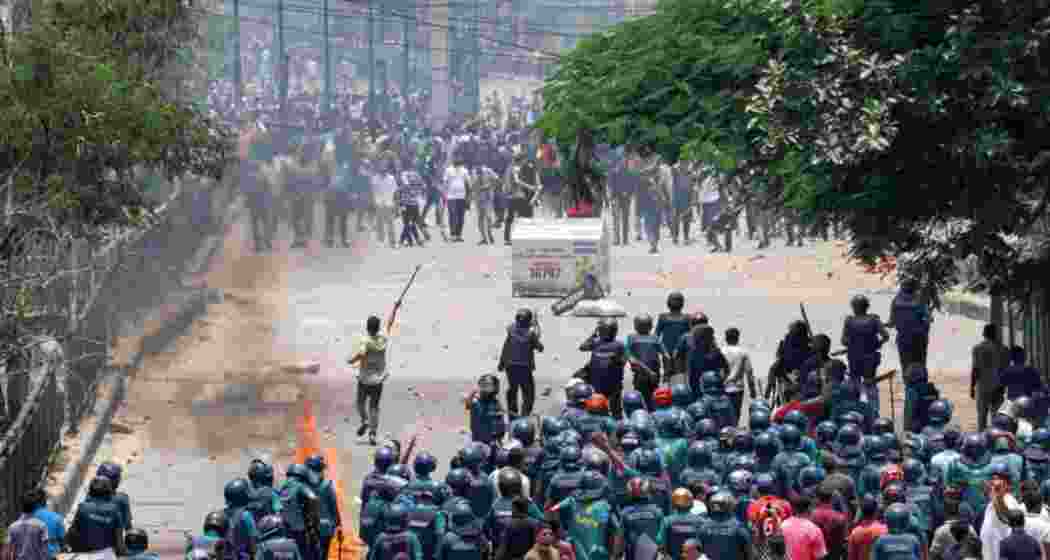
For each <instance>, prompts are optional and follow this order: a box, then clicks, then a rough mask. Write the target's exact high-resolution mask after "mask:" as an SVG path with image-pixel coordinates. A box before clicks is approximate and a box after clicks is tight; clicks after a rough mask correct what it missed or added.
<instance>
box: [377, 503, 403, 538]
mask: <svg viewBox="0 0 1050 560" xmlns="http://www.w3.org/2000/svg"><path fill="white" fill-rule="evenodd" d="M383 524H384V525H385V527H386V529H388V530H390V531H391V532H393V533H400V532H401V531H404V530H405V527H406V526H407V525H408V508H406V507H405V506H403V505H401V504H398V503H394V504H391V505H390V506H389V507H387V508H386V512H385V513H384V514H383Z"/></svg>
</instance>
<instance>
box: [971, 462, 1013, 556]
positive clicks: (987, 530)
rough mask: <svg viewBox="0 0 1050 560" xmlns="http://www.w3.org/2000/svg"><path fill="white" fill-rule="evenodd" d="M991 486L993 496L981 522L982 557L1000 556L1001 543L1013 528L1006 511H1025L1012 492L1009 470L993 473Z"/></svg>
mask: <svg viewBox="0 0 1050 560" xmlns="http://www.w3.org/2000/svg"><path fill="white" fill-rule="evenodd" d="M990 488H991V490H990V492H991V496H992V497H991V499H990V500H989V501H988V506H987V507H985V508H984V523H982V524H981V551H982V554H981V557H982V558H999V545H1000V544H1001V543H1002V542H1003V539H1005V538H1006V537H1008V536H1010V532H1011V530H1012V529H1011V528H1010V525H1009V524H1008V523H1007V522H1006V513H1007V511H1009V510H1019V511H1024V508H1023V507H1021V503H1020V502H1018V501H1017V499H1016V498H1014V497H1013V495H1012V494H1010V476H1009V472H999V473H995V474H993V475H992V480H991V483H990Z"/></svg>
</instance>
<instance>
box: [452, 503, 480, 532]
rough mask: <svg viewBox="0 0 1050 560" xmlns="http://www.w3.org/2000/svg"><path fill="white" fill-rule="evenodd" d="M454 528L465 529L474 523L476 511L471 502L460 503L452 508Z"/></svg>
mask: <svg viewBox="0 0 1050 560" xmlns="http://www.w3.org/2000/svg"><path fill="white" fill-rule="evenodd" d="M451 517H452V526H453V527H465V526H467V525H469V524H471V523H473V522H474V519H475V518H474V510H473V509H472V508H471V507H470V503H469V502H465V501H460V502H456V503H455V504H454V505H453V506H452V512H451Z"/></svg>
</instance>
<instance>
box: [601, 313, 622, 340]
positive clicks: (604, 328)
mask: <svg viewBox="0 0 1050 560" xmlns="http://www.w3.org/2000/svg"><path fill="white" fill-rule="evenodd" d="M597 332H598V338H601V339H602V340H612V339H614V338H616V335H617V333H619V332H620V324H619V323H618V322H617V321H616V319H613V318H611V317H603V318H601V319H599V320H598V328H597Z"/></svg>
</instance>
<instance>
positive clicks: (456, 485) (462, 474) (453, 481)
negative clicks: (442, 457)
mask: <svg viewBox="0 0 1050 560" xmlns="http://www.w3.org/2000/svg"><path fill="white" fill-rule="evenodd" d="M470 482H471V479H470V473H469V472H467V471H466V469H452V470H450V471H448V474H447V475H445V484H447V485H448V487H449V488H451V489H452V493H453V494H455V495H457V496H462V497H466V495H467V492H468V490H469V489H470Z"/></svg>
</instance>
